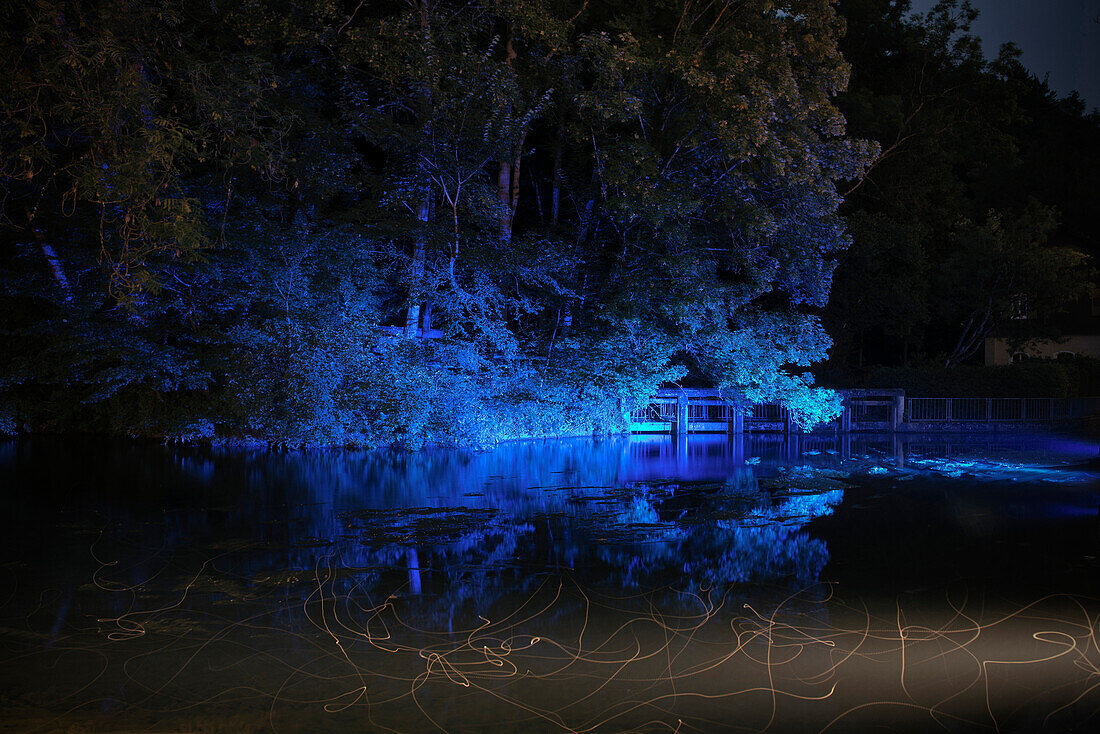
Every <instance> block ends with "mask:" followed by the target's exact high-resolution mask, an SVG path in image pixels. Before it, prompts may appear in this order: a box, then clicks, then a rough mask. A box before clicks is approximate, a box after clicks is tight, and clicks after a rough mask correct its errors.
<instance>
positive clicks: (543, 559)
mask: <svg viewBox="0 0 1100 734" xmlns="http://www.w3.org/2000/svg"><path fill="white" fill-rule="evenodd" d="M96 448H97V450H98V451H99V452H100V453H99V455H98V456H97V458H96V460H95V461H90V462H88V463H84V464H79V463H74V464H73V465H72V466H77V465H79V466H81V467H82V468H81V471H80V472H79V473H77V472H75V470H73V469H72V468H69V469H65V470H63V472H61V471H60V470H55V469H54V468H52V467H51V466H48V465H47V464H45V463H43V464H41V465H38V466H39V468H38V469H36V470H35V472H38V473H39V476H37V477H34V478H32V477H30V476H29V475H26V474H25V472H26V471H27V470H26V469H21V470H20V471H21V472H24V474H21V475H18V476H14V475H13V479H14V480H15V486H19V485H20V483H26V482H30V483H32V484H39V483H45V482H46V481H47V480H48V481H49V483H51V484H52V485H54V486H59V487H81V488H83V489H84V490H85V491H87V492H88V496H87V499H86V501H85V504H87V505H88V506H89V507H96V508H97V512H101V513H103V514H105V515H107V516H109V517H110V522H109V523H108V524H107V525H106V528H105V530H104V536H103V538H102V540H101V541H98V542H100V546H98V547H97V553H101V554H102V553H103V552H104V549H106V548H108V547H109V548H110V553H109V554H108V555H109V556H110V557H111V558H112V560H113V559H115V558H118V559H120V562H119V563H118V564H117V565H113V566H111V567H110V569H108V570H105V571H104V572H103V574H102V575H103V578H104V579H106V580H109V581H110V582H111V583H113V584H116V585H118V586H120V587H122V586H126V587H134V588H136V587H138V586H139V585H141V586H144V587H145V588H146V589H147V590H148V591H151V592H152V591H156V590H158V588H159V590H160V591H161V592H165V593H178V592H179V591H180V590H181V589H183V588H184V587H186V589H187V595H186V598H185V600H184V605H185V606H190V605H196V606H202V605H209V604H211V603H219V602H224V601H226V600H228V599H233V600H237V601H242V600H243V601H248V602H254V603H256V604H260V605H267V604H269V603H270V602H272V601H274V600H276V599H278V600H279V601H280V604H281V605H282V606H280V607H279V608H280V609H283V610H293V609H294V608H295V607H296V606H297V605H299V604H301V603H303V602H304V601H305V600H306V599H308V598H310V596H311V595H312V594H314V593H315V592H316V591H317V589H318V586H319V579H323V581H324V586H325V594H327V595H331V596H336V597H342V598H346V599H357V600H360V601H361V602H362V603H364V604H366V603H370V602H371V600H384V599H386V598H388V597H389V596H390V595H391V594H395V593H396V594H397V595H398V596H399V597H401V598H402V599H404V600H405V602H406V603H408V604H410V605H411V606H415V607H416V609H417V610H418V612H417V614H418V615H423V616H425V617H431V618H432V619H433V620H434V621H437V622H440V621H441V622H443V625H444V626H446V625H448V624H450V623H451V622H452V621H453V620H454V619H456V618H457V617H459V616H463V615H466V618H468V615H469V614H471V613H474V612H476V610H477V609H479V608H482V609H483V608H484V607H485V606H486V605H491V604H493V603H494V602H496V601H498V600H505V599H507V597H508V596H509V595H517V596H522V595H524V594H526V593H527V591H528V590H530V589H531V588H532V586H533V585H537V584H538V583H541V582H542V580H543V579H545V578H546V576H547V575H551V576H552V575H556V574H561V573H565V574H568V575H570V576H572V577H574V578H576V580H577V581H578V582H580V583H582V584H587V585H594V586H600V587H602V588H605V589H606V588H611V587H616V586H620V587H621V586H629V587H635V588H647V587H648V588H656V587H665V586H672V587H674V588H681V589H691V588H699V587H702V586H707V585H720V584H729V583H736V582H753V583H756V582H760V583H772V582H784V581H795V582H799V583H804V582H807V581H812V580H813V579H814V578H816V576H817V573H818V572H819V571H820V569H821V567H822V566H823V565H824V563H825V560H826V558H827V553H826V550H825V548H824V545H823V544H822V543H821V542H820V541H817V540H814V539H812V538H810V537H809V535H808V534H807V533H806V532H804V531H803V530H801V527H802V526H803V525H804V524H805V523H806V522H807V521H808V520H809V519H811V518H813V517H816V516H819V515H822V514H827V513H828V512H829V511H830V510H831V508H832V507H833V506H834V505H835V504H836V503H837V502H839V501H840V497H841V494H842V489H841V487H842V485H840V484H839V483H838V482H836V480H835V478H831V477H830V476H828V475H827V473H823V472H822V471H820V470H808V469H807V470H800V471H793V470H792V471H783V472H782V473H781V474H780V475H778V476H774V477H768V476H764V477H763V478H761V479H759V480H758V479H757V474H759V473H760V472H767V471H768V470H767V469H766V468H763V467H746V466H744V465H743V464H742V463H740V461H741V460H740V459H739V458H737V457H736V455H735V454H733V453H731V454H729V456H728V458H726V457H725V456H723V457H717V456H710V457H709V458H707V459H706V461H707V462H708V463H707V464H706V466H707V467H708V469H707V471H708V472H710V471H711V470H712V469H713V468H717V467H719V466H720V465H722V462H723V461H725V462H726V463H725V464H724V466H725V468H726V476H727V477H728V479H727V480H726V481H724V482H722V481H711V480H699V479H694V480H682V479H676V478H675V477H676V471H677V470H678V469H679V470H685V469H686V471H687V475H688V476H691V475H692V472H694V471H695V469H697V468H698V467H694V468H693V467H692V466H688V465H687V464H685V463H684V457H682V456H679V455H674V454H675V452H673V454H668V453H667V452H666V453H658V454H657V455H654V456H649V455H647V454H644V453H641V454H639V453H637V452H634V453H633V454H632V452H631V443H630V442H629V441H624V440H612V441H604V442H593V441H555V442H536V443H525V444H517V445H513V446H507V447H503V448H501V449H498V450H497V451H493V452H487V453H473V452H461V451H425V452H422V453H419V454H397V453H394V454H385V453H368V452H354V451H348V452H302V453H288V454H273V453H268V452H256V453H248V452H227V451H199V450H192V449H185V450H179V451H164V450H161V449H150V450H149V452H148V453H147V454H142V453H141V451H136V450H135V449H134V448H132V447H128V448H122V447H119V448H120V450H119V451H117V452H113V451H107V452H103V447H102V445H99V446H97V447H96ZM104 453H105V455H104ZM9 458H10V457H9ZM696 458H698V457H696ZM688 464H690V461H689V462H688ZM712 465H713V466H712ZM138 467H141V468H140V469H139V468H138ZM650 476H651V477H663V479H652V480H645V481H636V480H637V478H639V477H650ZM151 488H152V489H151ZM45 511H46V509H45V506H44V509H43V512H45ZM97 527H99V528H103V527H104V524H103V522H102V521H98V525H97ZM127 556H129V557H130V560H129V561H127V560H126V557H127ZM212 558H213V559H216V561H215V562H211V563H209V564H206V565H205V566H204V565H203V564H204V563H205V562H207V561H209V560H210V559H212ZM134 559H137V560H136V562H134ZM200 566H203V568H202V570H201V573H200V577H199V578H197V579H196V578H194V576H195V573H196V570H197V569H198V568H199V567H200ZM124 569H125V570H124ZM164 570H168V571H169V572H168V573H162V571H164ZM124 603H126V604H128V603H129V602H128V601H124ZM278 613H279V614H283V612H278ZM287 613H290V612H287Z"/></svg>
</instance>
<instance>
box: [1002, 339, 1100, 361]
mask: <svg viewBox="0 0 1100 734" xmlns="http://www.w3.org/2000/svg"><path fill="white" fill-rule="evenodd" d="M1015 352H1023V353H1024V354H1026V355H1027V356H1028V358H1029V359H1054V358H1056V357H1057V356H1058V354H1059V353H1060V352H1072V353H1073V354H1075V355H1080V356H1082V357H1096V358H1098V359H1100V334H1075V335H1072V336H1067V337H1065V338H1064V339H1059V340H1058V341H1052V340H1050V339H1035V340H1033V341H1031V342H1028V344H1027V345H1026V346H1025V347H1017V348H1015V349H1012V348H1010V347H1009V341H1008V340H1007V339H986V340H985V363H986V365H1002V364H1011V363H1012V355H1013V354H1014V353H1015Z"/></svg>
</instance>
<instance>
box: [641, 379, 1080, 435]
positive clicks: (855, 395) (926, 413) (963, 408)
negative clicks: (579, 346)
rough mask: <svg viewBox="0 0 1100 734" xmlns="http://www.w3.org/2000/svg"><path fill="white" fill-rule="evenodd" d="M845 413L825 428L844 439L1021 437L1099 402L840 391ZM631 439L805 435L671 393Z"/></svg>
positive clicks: (708, 395)
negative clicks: (649, 436) (945, 435)
mask: <svg viewBox="0 0 1100 734" xmlns="http://www.w3.org/2000/svg"><path fill="white" fill-rule="evenodd" d="M837 392H838V393H839V394H840V396H841V399H842V402H843V405H844V410H843V412H842V413H841V415H840V416H839V417H838V418H837V419H835V420H834V421H832V422H831V423H829V424H828V425H826V426H824V427H823V429H824V430H829V431H837V432H841V433H852V432H867V433H898V432H913V433H917V432H919V433H935V432H955V433H957V432H967V431H982V432H990V431H1018V430H1020V429H1022V428H1027V427H1036V426H1041V425H1049V424H1052V423H1059V422H1067V421H1074V420H1080V419H1087V418H1095V417H1097V416H1100V397H1090V398H928V397H920V398H907V397H906V395H905V391H904V390H901V389H896V388H895V389H879V388H875V389H861V390H838V391H837ZM630 430H631V432H632V433H670V434H674V435H687V434H689V433H731V434H740V433H753V432H770V433H787V434H789V433H801V432H803V429H802V427H801V426H799V425H798V423H797V422H796V421H795V420H794V419H793V417H792V416H791V413H790V411H789V410H788V409H787V408H786V407H785V406H783V405H781V404H779V403H750V402H746V401H743V400H740V399H738V398H736V397H732V396H730V395H729V394H728V393H725V392H723V391H722V390H716V389H708V388H668V389H662V390H660V391H658V393H657V394H656V395H654V396H653V397H652V398H651V399H650V401H649V403H648V404H647V405H645V406H642V407H640V408H638V409H636V410H634V411H633V412H631V414H630Z"/></svg>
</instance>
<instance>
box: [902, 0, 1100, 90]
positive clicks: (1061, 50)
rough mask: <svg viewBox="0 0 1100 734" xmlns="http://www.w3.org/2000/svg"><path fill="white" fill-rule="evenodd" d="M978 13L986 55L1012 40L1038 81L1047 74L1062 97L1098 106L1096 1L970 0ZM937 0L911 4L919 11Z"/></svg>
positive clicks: (1099, 5)
mask: <svg viewBox="0 0 1100 734" xmlns="http://www.w3.org/2000/svg"><path fill="white" fill-rule="evenodd" d="M971 2H972V4H973V6H974V7H975V8H977V9H978V10H979V11H981V16H980V17H979V18H978V20H977V22H976V23H975V24H974V29H973V30H974V32H975V33H976V34H977V35H978V36H980V37H981V39H982V42H983V46H984V48H985V53H986V56H988V57H990V58H992V57H995V56H996V55H997V51H998V49H1000V46H1001V44H1002V43H1005V42H1007V41H1015V42H1016V44H1017V45H1018V46H1020V48H1021V49H1022V50H1023V52H1024V55H1023V62H1024V65H1025V66H1026V67H1027V68H1028V69H1030V70H1031V71H1032V72H1033V73H1034V74H1035V75H1036V76H1037V77H1039V78H1040V79H1042V78H1044V77H1045V76H1046V75H1047V74H1048V73H1049V75H1050V76H1049V79H1048V81H1049V84H1050V86H1051V87H1052V88H1053V89H1054V90H1056V91H1057V92H1059V93H1060V94H1068V93H1069V92H1070V91H1072V90H1074V89H1076V90H1077V91H1078V92H1079V93H1080V94H1081V96H1082V97H1083V98H1084V99H1085V102H1086V104H1087V105H1088V107H1089V108H1090V109H1091V108H1096V107H1100V0H971ZM933 5H935V0H913V10H914V11H918V12H923V11H925V10H927V9H929V8H931V7H932V6H933Z"/></svg>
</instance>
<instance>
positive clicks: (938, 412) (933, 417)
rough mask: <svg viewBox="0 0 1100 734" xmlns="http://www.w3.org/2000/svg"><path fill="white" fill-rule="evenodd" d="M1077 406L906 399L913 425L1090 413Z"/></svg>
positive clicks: (1050, 401) (1063, 401)
mask: <svg viewBox="0 0 1100 734" xmlns="http://www.w3.org/2000/svg"><path fill="white" fill-rule="evenodd" d="M1075 405H1076V402H1075V401H1074V400H1073V399H1070V398H906V400H905V420H906V421H907V422H911V423H912V422H915V423H925V422H928V423H938V422H949V421H967V422H975V423H982V422H989V423H992V422H1006V423H1007V422H1014V421H1015V422H1026V421H1039V422H1042V421H1056V420H1066V419H1067V418H1071V417H1075V416H1076V415H1088V414H1089V412H1088V411H1087V410H1074V407H1075Z"/></svg>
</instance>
